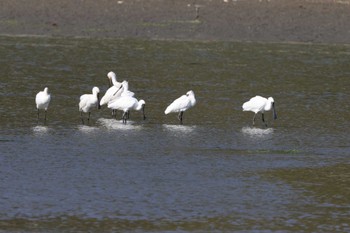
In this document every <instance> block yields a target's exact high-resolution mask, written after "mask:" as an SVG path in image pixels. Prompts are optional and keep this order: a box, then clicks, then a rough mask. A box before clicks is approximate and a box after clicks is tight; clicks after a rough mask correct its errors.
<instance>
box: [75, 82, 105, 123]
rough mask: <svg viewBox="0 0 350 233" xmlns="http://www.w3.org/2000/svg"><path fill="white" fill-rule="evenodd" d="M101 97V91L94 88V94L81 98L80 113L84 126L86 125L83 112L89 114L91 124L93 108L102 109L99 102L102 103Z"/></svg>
mask: <svg viewBox="0 0 350 233" xmlns="http://www.w3.org/2000/svg"><path fill="white" fill-rule="evenodd" d="M99 95H100V89H99V88H98V87H93V88H92V94H84V95H82V96H80V102H79V111H80V117H81V121H82V123H83V124H84V119H83V112H85V113H89V116H88V123H89V120H90V114H91V108H93V107H97V108H98V109H100V108H101V106H100V104H99V101H100V100H99V97H100V96H99Z"/></svg>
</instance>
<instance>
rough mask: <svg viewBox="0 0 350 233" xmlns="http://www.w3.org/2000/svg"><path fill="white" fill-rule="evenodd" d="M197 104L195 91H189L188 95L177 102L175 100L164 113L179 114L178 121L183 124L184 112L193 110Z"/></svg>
mask: <svg viewBox="0 0 350 233" xmlns="http://www.w3.org/2000/svg"><path fill="white" fill-rule="evenodd" d="M195 104H196V98H195V96H194V92H193V91H188V92H187V93H186V95H183V96H181V97H179V98H177V99H176V100H174V101H173V102H172V103H171V104H170V105H169V106H168V107H167V108H166V109H165V111H164V113H165V114H169V113H171V112H178V113H179V115H178V119H179V121H180V124H182V116H183V114H184V112H185V111H186V110H187V109H189V108H192V107H193V106H194V105H195Z"/></svg>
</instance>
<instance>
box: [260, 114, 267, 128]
mask: <svg viewBox="0 0 350 233" xmlns="http://www.w3.org/2000/svg"><path fill="white" fill-rule="evenodd" d="M261 119H262V121H263V122H264V124H265V126H266V127H267V124H266V122H265V119H264V113H261Z"/></svg>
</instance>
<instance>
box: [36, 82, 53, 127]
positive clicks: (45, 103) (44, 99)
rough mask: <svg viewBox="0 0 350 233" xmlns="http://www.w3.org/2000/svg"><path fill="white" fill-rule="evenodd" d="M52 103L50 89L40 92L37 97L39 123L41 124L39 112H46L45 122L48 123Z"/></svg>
mask: <svg viewBox="0 0 350 233" xmlns="http://www.w3.org/2000/svg"><path fill="white" fill-rule="evenodd" d="M50 101H51V95H50V93H49V88H47V87H45V88H44V90H43V91H39V92H38V94H36V96H35V103H36V109H37V110H38V122H39V110H40V109H44V110H45V122H46V112H47V109H48V108H49V104H50Z"/></svg>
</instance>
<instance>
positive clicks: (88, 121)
mask: <svg viewBox="0 0 350 233" xmlns="http://www.w3.org/2000/svg"><path fill="white" fill-rule="evenodd" d="M90 114H91V112H89V116H88V124H89V122H90Z"/></svg>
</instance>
